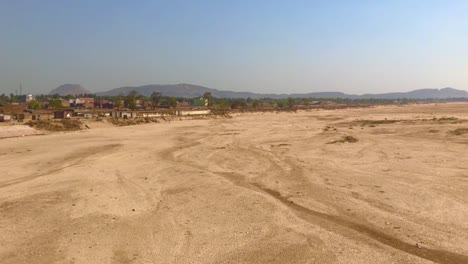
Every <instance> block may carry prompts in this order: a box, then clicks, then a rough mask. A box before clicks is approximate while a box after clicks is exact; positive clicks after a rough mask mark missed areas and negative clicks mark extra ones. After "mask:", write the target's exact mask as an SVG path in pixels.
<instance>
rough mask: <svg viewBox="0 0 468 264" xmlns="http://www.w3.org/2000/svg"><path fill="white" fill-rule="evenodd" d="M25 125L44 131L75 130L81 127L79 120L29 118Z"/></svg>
mask: <svg viewBox="0 0 468 264" xmlns="http://www.w3.org/2000/svg"><path fill="white" fill-rule="evenodd" d="M26 125H28V126H30V127H33V128H36V129H38V130H46V131H76V130H80V129H82V122H81V121H80V120H70V119H62V120H31V121H28V122H27V123H26Z"/></svg>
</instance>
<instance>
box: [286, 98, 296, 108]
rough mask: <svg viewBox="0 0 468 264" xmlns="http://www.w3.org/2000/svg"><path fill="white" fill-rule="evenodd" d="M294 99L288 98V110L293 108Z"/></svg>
mask: <svg viewBox="0 0 468 264" xmlns="http://www.w3.org/2000/svg"><path fill="white" fill-rule="evenodd" d="M294 104H295V103H294V98H291V97H289V98H288V108H289V109H293V108H294Z"/></svg>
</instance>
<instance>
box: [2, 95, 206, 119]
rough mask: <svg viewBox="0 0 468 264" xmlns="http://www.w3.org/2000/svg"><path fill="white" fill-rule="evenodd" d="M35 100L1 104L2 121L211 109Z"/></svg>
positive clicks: (136, 115)
mask: <svg viewBox="0 0 468 264" xmlns="http://www.w3.org/2000/svg"><path fill="white" fill-rule="evenodd" d="M32 100H35V98H34V96H32V95H28V96H26V102H23V103H16V104H11V105H9V107H8V108H6V109H1V108H0V122H11V121H18V122H24V121H29V120H50V119H72V118H84V119H91V118H98V117H112V118H124V119H126V118H140V117H141V118H155V117H162V116H168V115H179V116H190V115H208V114H210V110H209V109H207V108H206V107H204V106H201V107H200V106H194V105H192V104H188V103H186V102H184V103H178V106H177V109H170V108H168V107H159V108H156V109H154V107H153V104H152V102H143V101H142V100H137V101H136V106H137V108H138V109H139V110H129V109H122V108H114V104H113V102H112V101H110V100H103V99H95V98H85V97H82V98H73V99H69V100H67V99H59V100H60V101H61V104H62V107H61V108H60V109H52V108H51V106H49V102H42V103H41V108H42V109H39V110H34V109H29V108H28V103H29V102H31V101H32Z"/></svg>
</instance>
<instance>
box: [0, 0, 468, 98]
mask: <svg viewBox="0 0 468 264" xmlns="http://www.w3.org/2000/svg"><path fill="white" fill-rule="evenodd" d="M20 82H21V83H22V84H23V89H24V90H25V91H26V92H28V93H42V92H49V91H50V90H51V89H53V88H56V87H57V86H59V85H61V84H64V83H79V84H81V85H83V86H84V87H86V88H88V89H89V90H91V91H103V90H108V89H111V88H117V87H121V86H128V85H131V86H138V85H145V84H167V83H181V82H184V83H193V84H199V85H204V86H207V87H211V88H217V89H222V90H234V91H254V92H275V93H291V92H295V93H301V92H315V91H342V92H347V93H368V92H372V93H380V92H389V91H408V90H413V89H419V88H439V87H447V86H450V87H454V88H459V89H468V1H464V0H460V1H455V0H453V1H450V0H441V1H431V0H424V1H415V0H414V1H408V0H404V1H398V0H391V1H383V0H380V1H373V0H368V1H366V0H362V1H351V0H343V1H331V0H328V1H313V0H304V1H293V0H281V1H272V0H262V1H260V0H259V1H253V0H245V1H243V0H235V1H232V0H226V1H222V0H212V1H202V0H200V1H196V0H181V1H177V0H167V1H155V0H154V1H143V0H138V1H132V0H127V1H117V0H109V1H105V0H89V1H85V0H80V1H68V0H57V1H47V0H0V93H2V92H4V93H8V94H9V93H11V92H14V90H15V89H16V88H18V87H19V83H20Z"/></svg>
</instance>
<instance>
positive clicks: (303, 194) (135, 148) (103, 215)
mask: <svg viewBox="0 0 468 264" xmlns="http://www.w3.org/2000/svg"><path fill="white" fill-rule="evenodd" d="M444 116H445V117H456V118H458V119H468V104H461V103H459V104H439V105H433V104H432V105H413V106H404V107H398V106H390V107H376V108H367V109H343V110H334V111H323V110H321V111H309V112H305V111H304V112H298V113H278V114H277V113H265V114H260V113H258V114H248V115H235V116H234V117H233V118H231V119H213V120H184V121H175V122H171V123H158V124H148V125H139V126H131V127H102V128H92V129H90V130H85V131H79V132H72V133H56V134H49V135H45V136H37V137H23V138H10V139H2V140H0V167H1V173H0V263H12V264H16V263H433V262H435V263H468V134H463V135H452V134H450V133H447V132H448V131H450V130H454V129H456V128H468V122H462V121H461V122H460V120H458V121H454V120H448V121H417V120H420V119H432V118H433V117H437V118H441V117H444ZM385 118H387V121H388V120H403V121H400V122H395V123H386V124H377V125H376V126H375V127H371V126H369V125H365V126H361V123H359V122H355V121H356V120H357V119H362V120H364V119H372V120H385ZM415 120H416V121H415ZM326 126H330V127H331V128H329V129H328V131H324V128H325V127H326ZM91 127H92V126H91ZM350 127H351V128H352V129H350ZM335 128H336V130H335ZM343 135H350V136H354V137H356V138H357V139H358V140H359V141H358V142H356V143H336V144H327V142H330V141H333V140H338V139H340V138H341V137H342V136H343ZM416 244H418V246H417V245H416Z"/></svg>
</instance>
